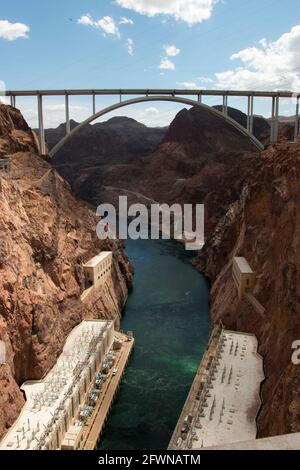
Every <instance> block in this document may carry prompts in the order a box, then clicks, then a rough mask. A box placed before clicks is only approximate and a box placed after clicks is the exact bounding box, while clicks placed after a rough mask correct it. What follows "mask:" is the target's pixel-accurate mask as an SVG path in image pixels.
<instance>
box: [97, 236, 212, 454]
mask: <svg viewBox="0 0 300 470" xmlns="http://www.w3.org/2000/svg"><path fill="white" fill-rule="evenodd" d="M126 252H127V254H128V256H129V258H130V260H131V262H132V264H133V266H134V268H135V277H134V287H133V289H132V292H131V293H130V295H129V298H128V302H127V305H126V308H125V311H124V317H123V319H122V322H121V328H122V330H123V331H129V330H131V331H133V334H134V337H135V348H134V352H133V354H132V356H131V359H130V361H129V364H128V366H127V369H126V372H125V375H124V378H123V381H122V384H121V387H120V390H119V393H118V396H117V399H116V401H115V402H114V406H113V408H112V412H111V414H110V416H109V420H108V423H107V426H106V428H105V431H104V433H103V434H102V436H101V442H100V446H99V449H100V450H125V449H127V450H134V449H137V450H164V449H166V448H167V446H168V443H169V441H170V438H171V435H172V432H173V430H174V428H175V425H176V423H177V419H178V417H179V414H180V412H181V409H182V406H183V404H184V402H185V399H186V396H187V394H188V391H189V389H190V386H191V383H192V381H193V378H194V375H195V372H196V370H197V367H198V365H199V362H200V360H201V358H202V355H203V353H204V351H205V348H206V346H207V342H208V338H209V331H210V317H209V304H208V296H209V285H208V282H207V280H206V279H205V277H204V276H203V275H201V274H200V273H199V272H198V271H197V270H196V269H195V268H194V267H193V266H192V265H191V263H190V261H191V255H192V254H191V253H189V252H186V251H185V249H184V247H183V246H181V245H180V244H178V243H176V242H174V241H167V240H137V241H132V240H128V241H127V242H126Z"/></svg>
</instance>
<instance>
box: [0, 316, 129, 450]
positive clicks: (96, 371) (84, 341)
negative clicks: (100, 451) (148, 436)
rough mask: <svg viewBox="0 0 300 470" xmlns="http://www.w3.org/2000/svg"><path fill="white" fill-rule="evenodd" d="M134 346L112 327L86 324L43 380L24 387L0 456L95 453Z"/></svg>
mask: <svg viewBox="0 0 300 470" xmlns="http://www.w3.org/2000/svg"><path fill="white" fill-rule="evenodd" d="M133 343H134V340H133V338H132V336H131V335H125V334H122V333H119V332H116V331H115V330H114V322H113V321H102V320H85V321H82V322H81V323H80V324H79V325H78V326H76V327H75V328H74V329H73V330H72V331H71V333H70V334H69V336H68V337H67V340H66V343H65V345H64V348H63V351H62V353H61V355H60V356H59V358H58V360H57V362H56V364H55V365H54V367H53V368H52V369H51V370H50V371H49V372H48V374H47V375H46V376H45V377H44V379H43V380H39V381H37V380H36V381H27V382H25V383H24V384H23V385H22V387H21V390H23V392H24V394H25V396H26V402H25V405H24V407H23V409H22V411H21V413H20V415H19V417H18V419H17V421H16V422H15V423H14V425H13V426H12V427H11V428H10V429H9V431H8V432H7V434H6V435H5V436H4V438H3V439H2V441H1V442H0V450H79V449H80V450H88V449H89V450H91V449H95V448H96V446H97V441H98V440H99V435H100V433H101V432H102V429H103V427H104V425H105V422H106V420H107V417H108V414H109V411H110V408H111V406H112V402H113V399H114V396H115V394H116V392H117V390H118V387H119V384H120V381H121V378H122V375H123V372H124V369H125V367H126V364H127V361H128V358H129V355H130V352H131V350H132V348H133Z"/></svg>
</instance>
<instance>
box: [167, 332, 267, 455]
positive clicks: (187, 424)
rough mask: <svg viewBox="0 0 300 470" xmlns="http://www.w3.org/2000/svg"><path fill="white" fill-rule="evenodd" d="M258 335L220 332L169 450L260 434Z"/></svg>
mask: <svg viewBox="0 0 300 470" xmlns="http://www.w3.org/2000/svg"><path fill="white" fill-rule="evenodd" d="M257 346H258V344H257V339H256V337H255V336H254V335H249V334H246V333H240V332H233V331H229V330H222V331H221V333H220V334H219V336H218V335H216V333H214V335H213V338H212V340H211V341H210V344H209V347H208V350H207V351H206V353H205V355H204V357H203V360H202V362H201V364H200V367H199V369H198V372H197V374H196V377H195V380H194V382H193V385H192V387H191V390H190V393H189V396H188V398H187V401H186V403H185V406H184V408H183V411H182V413H181V416H180V418H179V421H178V424H177V426H176V429H175V431H174V434H173V436H172V439H171V442H170V445H169V449H201V448H204V447H212V446H217V445H222V444H229V443H233V442H238V441H247V440H252V439H255V438H256V432H257V428H256V416H257V413H258V411H259V408H260V405H261V401H260V384H261V382H262V380H263V379H264V373H263V361H262V357H261V356H260V355H259V354H258V353H257Z"/></svg>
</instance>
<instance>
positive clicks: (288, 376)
mask: <svg viewBox="0 0 300 470" xmlns="http://www.w3.org/2000/svg"><path fill="white" fill-rule="evenodd" d="M299 184H300V141H298V143H297V144H289V143H288V142H282V143H278V144H275V145H273V146H270V147H269V148H268V149H267V150H266V151H265V152H263V153H262V156H261V159H260V160H258V161H257V162H256V164H255V165H254V166H253V168H252V174H251V175H249V179H248V180H247V182H245V185H244V188H243V191H242V194H241V196H240V198H239V199H238V200H237V201H236V202H235V203H234V204H232V205H231V206H230V207H229V209H228V211H227V213H226V215H225V216H224V217H223V218H221V220H220V221H219V223H218V225H217V227H216V229H215V231H214V232H213V233H212V235H211V236H210V237H209V239H208V240H207V243H206V246H205V248H204V251H203V252H202V253H201V255H199V257H198V260H197V264H198V267H199V268H200V269H201V270H203V271H204V272H205V273H206V274H207V275H208V276H209V278H210V279H211V280H212V291H211V301H212V319H213V321H214V323H216V322H218V321H219V320H222V322H223V323H224V324H225V325H226V326H227V327H229V328H233V329H237V330H240V331H246V332H251V333H254V334H256V335H257V337H258V340H259V344H260V353H261V354H262V355H263V356H264V367H265V375H266V380H265V383H264V385H263V388H262V398H263V407H262V410H261V413H260V415H259V419H258V425H259V435H260V436H261V437H262V436H269V435H276V434H282V433H289V432H295V431H300V366H296V365H293V364H292V362H291V355H292V349H291V345H292V342H293V341H294V340H297V339H300V304H299V300H300V287H299V272H300V258H299V249H300V229H299V227H300V218H299V217H300V216H299V214H300V211H299V209H300V197H299V194H300V193H299ZM236 255H241V256H244V257H245V258H246V259H247V260H248V261H249V263H250V265H251V267H252V269H253V270H255V271H256V273H257V283H256V286H255V290H254V294H255V296H256V297H257V299H258V300H259V301H260V302H261V303H262V305H264V307H265V308H266V313H265V316H264V317H261V316H260V315H259V314H258V313H257V312H256V311H255V310H254V309H253V308H252V307H251V305H250V304H249V303H248V302H247V301H246V300H241V301H239V300H238V297H237V291H236V288H235V286H234V283H233V280H232V275H231V269H232V258H233V256H236Z"/></svg>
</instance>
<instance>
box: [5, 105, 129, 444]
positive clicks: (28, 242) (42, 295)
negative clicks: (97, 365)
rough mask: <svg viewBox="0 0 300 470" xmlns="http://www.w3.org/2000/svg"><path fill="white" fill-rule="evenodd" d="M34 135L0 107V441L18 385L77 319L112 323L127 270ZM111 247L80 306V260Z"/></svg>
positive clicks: (116, 245)
mask: <svg viewBox="0 0 300 470" xmlns="http://www.w3.org/2000/svg"><path fill="white" fill-rule="evenodd" d="M37 154H38V151H37V143H36V137H35V134H34V133H33V132H32V131H31V130H30V129H29V128H28V126H27V124H26V122H25V121H24V119H23V118H22V116H21V114H20V113H19V112H18V111H17V110H15V109H13V108H11V107H9V106H4V105H1V106H0V157H3V156H6V155H10V162H11V169H10V173H9V174H8V173H6V172H1V173H0V209H1V221H0V340H2V341H4V342H5V345H6V364H4V365H0V391H1V393H0V410H1V411H0V436H1V435H2V434H3V433H4V432H5V430H6V428H7V427H8V426H9V425H11V424H12V422H13V420H14V419H15V418H16V416H17V414H18V413H19V411H20V408H21V406H22V404H23V401H24V399H23V395H22V393H21V392H20V390H19V387H18V385H20V384H21V383H22V382H23V381H24V380H27V379H38V378H41V377H42V376H43V375H45V373H46V372H47V371H48V370H49V369H50V368H51V367H52V366H53V364H54V363H55V360H56V358H57V356H58V355H59V353H60V352H61V350H62V347H63V345H64V341H65V338H66V336H67V335H68V333H69V332H70V331H71V329H72V328H73V327H74V326H75V325H76V324H78V323H79V322H80V321H81V320H82V319H83V318H109V319H113V318H117V319H118V318H119V317H120V313H121V310H122V308H123V306H124V303H125V301H126V299H127V289H128V287H129V285H130V283H131V279H132V272H131V269H130V266H129V263H128V260H127V257H126V255H125V254H124V251H123V247H122V244H121V242H118V241H113V242H112V241H110V242H103V241H99V240H98V239H97V237H96V232H95V227H96V223H97V220H96V217H95V216H94V213H93V212H92V211H91V210H90V208H89V207H88V206H87V205H85V204H84V203H82V202H79V201H78V200H77V199H76V198H75V197H74V196H73V194H72V193H71V191H70V188H69V185H68V184H67V183H66V182H65V181H64V180H63V179H62V178H61V177H60V176H59V175H58V174H57V173H56V171H55V170H54V169H53V168H52V167H51V166H50V165H49V164H48V163H47V162H45V161H43V160H41V159H40V157H39V156H37ZM101 249H105V250H112V251H113V253H114V266H113V274H112V280H113V282H108V283H107V284H106V286H105V287H104V288H103V289H98V290H96V289H95V290H94V291H93V293H92V294H91V295H90V296H89V297H88V298H87V299H86V300H85V301H84V302H83V301H81V300H80V295H81V293H82V291H83V289H84V273H83V269H82V263H83V262H84V261H86V260H88V259H89V258H90V257H92V256H94V255H95V254H97V253H98V252H99V251H100V250H101Z"/></svg>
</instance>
